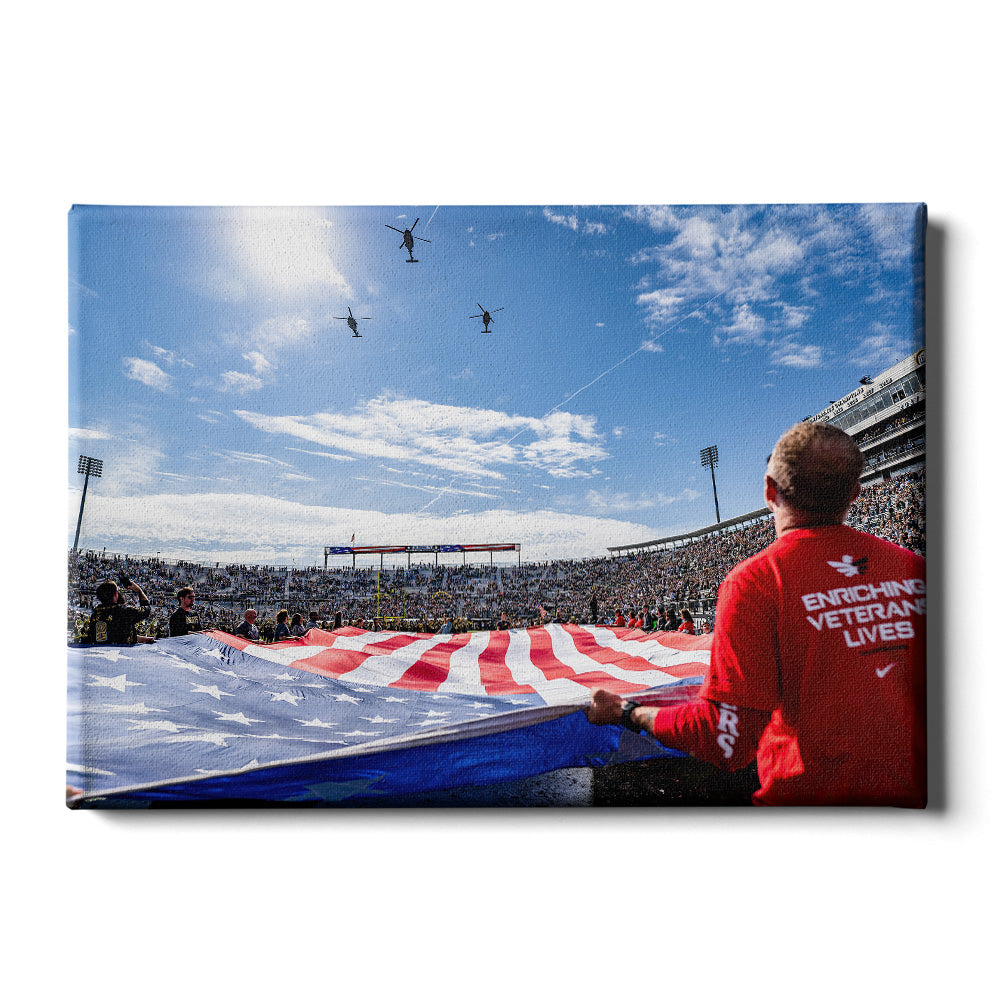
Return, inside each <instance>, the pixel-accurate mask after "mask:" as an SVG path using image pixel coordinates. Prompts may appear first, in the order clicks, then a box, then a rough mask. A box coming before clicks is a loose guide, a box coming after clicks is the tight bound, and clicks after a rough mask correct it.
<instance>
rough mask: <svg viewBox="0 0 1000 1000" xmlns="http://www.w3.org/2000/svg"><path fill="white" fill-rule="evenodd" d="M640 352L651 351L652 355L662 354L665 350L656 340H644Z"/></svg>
mask: <svg viewBox="0 0 1000 1000" xmlns="http://www.w3.org/2000/svg"><path fill="white" fill-rule="evenodd" d="M639 350H640V351H649V352H650V353H651V354H662V353H663V348H662V347H661V346H660V345H659V344H658V343H657V342H656V341H655V340H644V341H643V342H642V343H641V344H640V345H639Z"/></svg>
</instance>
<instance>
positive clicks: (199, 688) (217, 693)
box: [191, 681, 235, 701]
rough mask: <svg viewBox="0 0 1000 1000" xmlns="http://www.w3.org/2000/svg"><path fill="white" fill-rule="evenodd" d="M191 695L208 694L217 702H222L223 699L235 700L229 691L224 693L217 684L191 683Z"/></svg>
mask: <svg viewBox="0 0 1000 1000" xmlns="http://www.w3.org/2000/svg"><path fill="white" fill-rule="evenodd" d="M191 693H192V694H207V695H210V696H211V697H213V698H214V699H215V700H216V701H222V699H223V697H226V698H233V697H235V696H234V695H231V694H230V693H229V692H228V691H223V690H221V689H220V688H219V687H217V686H216V685H215V684H195V683H194V681H192V682H191Z"/></svg>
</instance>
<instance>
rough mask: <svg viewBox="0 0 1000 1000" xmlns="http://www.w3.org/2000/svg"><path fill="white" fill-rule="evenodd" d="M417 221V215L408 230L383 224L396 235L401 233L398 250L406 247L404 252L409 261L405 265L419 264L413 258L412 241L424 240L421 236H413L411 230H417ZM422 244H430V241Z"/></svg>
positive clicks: (418, 217) (418, 218) (418, 219)
mask: <svg viewBox="0 0 1000 1000" xmlns="http://www.w3.org/2000/svg"><path fill="white" fill-rule="evenodd" d="M419 221H420V216H419V215H418V216H417V217H416V218H415V219H414V220H413V225H412V226H410V228H409V229H396V227H395V226H390V225H389V223H388V222H387V223H386V224H385V228H386V229H394V230H395V231H396V232H397V233H402V234H403V242H402V243H400V244H399V249H400V250H402V249H403V247H406V250H407V252H408V253H409V255H410V258H409V260H407V262H406V263H407V264H417V263H419V262H418V260H417V258H416V257H414V256H413V241H414V240H415V239H417V240H424V238H423V236H414V235H413V230H414V229H416V228H417V223H418V222H419ZM424 243H430V240H424Z"/></svg>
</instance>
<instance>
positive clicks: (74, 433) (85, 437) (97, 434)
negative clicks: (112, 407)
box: [69, 427, 111, 441]
mask: <svg viewBox="0 0 1000 1000" xmlns="http://www.w3.org/2000/svg"><path fill="white" fill-rule="evenodd" d="M69 436H70V437H73V438H78V439H79V440H81V441H107V440H108V439H109V438H110V437H111V435H110V434H107V433H105V432H104V431H98V430H94V428H92V427H71V428H70V429H69Z"/></svg>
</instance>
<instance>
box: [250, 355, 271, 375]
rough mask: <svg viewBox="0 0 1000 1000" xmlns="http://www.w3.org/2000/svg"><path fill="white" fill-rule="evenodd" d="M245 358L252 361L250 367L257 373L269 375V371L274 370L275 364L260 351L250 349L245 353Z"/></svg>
mask: <svg viewBox="0 0 1000 1000" xmlns="http://www.w3.org/2000/svg"><path fill="white" fill-rule="evenodd" d="M243 360H244V361H249V362H250V367H251V368H252V369H253V370H254V374H255V375H267V374H268V372H271V371H273V370H274V365H272V364H271V362H270V361H268V360H267V358H265V357H264V355H263V354H261V353H260V351H248V352H247V353H246V354H244V355H243Z"/></svg>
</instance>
